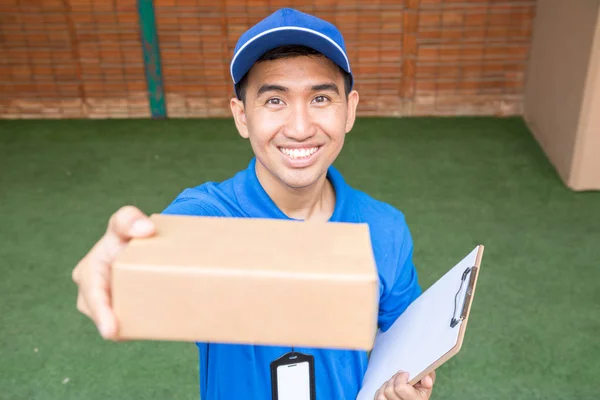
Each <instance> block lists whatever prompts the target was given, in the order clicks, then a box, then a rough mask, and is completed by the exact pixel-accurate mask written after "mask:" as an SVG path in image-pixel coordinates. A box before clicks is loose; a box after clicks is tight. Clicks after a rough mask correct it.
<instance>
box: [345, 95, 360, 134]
mask: <svg viewBox="0 0 600 400" xmlns="http://www.w3.org/2000/svg"><path fill="white" fill-rule="evenodd" d="M358 98H359V97H358V92H357V91H356V90H353V91H351V92H350V93H349V94H348V116H347V117H346V133H348V132H350V131H351V130H352V127H353V126H354V121H356V108H357V107H358Z"/></svg>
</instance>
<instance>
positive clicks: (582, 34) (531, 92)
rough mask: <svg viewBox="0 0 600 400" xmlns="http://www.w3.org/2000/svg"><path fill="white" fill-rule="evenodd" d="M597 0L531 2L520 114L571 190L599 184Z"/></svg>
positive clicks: (599, 186) (599, 35) (599, 43)
mask: <svg viewBox="0 0 600 400" xmlns="http://www.w3.org/2000/svg"><path fill="white" fill-rule="evenodd" d="M599 24H600V0H591V1H563V0H545V1H539V2H538V3H537V9H536V17H535V21H534V27H533V41H532V45H531V52H530V57H529V62H528V68H527V79H526V85H525V99H524V117H525V120H526V121H527V124H528V126H529V127H530V129H531V131H532V132H533V135H534V136H535V138H536V139H537V141H538V142H539V144H540V146H541V147H542V149H543V150H544V152H545V153H546V155H547V156H548V158H549V160H550V162H552V164H553V165H554V166H555V168H556V170H557V171H558V173H559V175H560V177H561V178H562V179H563V181H564V182H565V184H566V185H567V186H568V187H570V188H571V189H573V190H593V189H600V161H598V160H600V147H599V146H596V144H598V143H599V142H600V123H599V122H598V112H595V111H592V110H598V107H599V106H600V101H599V100H597V99H598V98H599V97H600V83H598V82H599V81H600V78H597V75H598V68H599V67H600V63H599V62H598V57H599V56H598V52H599V50H598V49H600V33H599V32H600V31H599Z"/></svg>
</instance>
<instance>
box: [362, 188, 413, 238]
mask: <svg viewBox="0 0 600 400" xmlns="http://www.w3.org/2000/svg"><path fill="white" fill-rule="evenodd" d="M351 191H352V197H353V202H354V204H355V206H356V212H357V214H358V217H359V220H360V221H362V222H366V223H367V224H369V226H370V228H371V229H376V230H378V231H382V232H383V233H391V231H404V230H405V229H407V224H406V218H405V216H404V213H403V212H402V211H400V210H399V209H398V208H396V207H394V206H392V205H391V204H388V203H386V202H383V201H381V200H378V199H375V198H374V197H372V196H370V195H368V194H367V193H364V192H361V191H360V190H357V189H351Z"/></svg>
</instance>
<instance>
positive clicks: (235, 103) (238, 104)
mask: <svg viewBox="0 0 600 400" xmlns="http://www.w3.org/2000/svg"><path fill="white" fill-rule="evenodd" d="M229 106H230V107H231V113H232V114H233V119H234V121H235V126H236V128H237V130H238V132H239V134H240V136H241V137H243V138H244V139H248V123H247V121H246V109H245V108H244V103H243V102H242V101H241V100H239V99H238V98H236V97H233V98H232V99H231V101H230V102H229Z"/></svg>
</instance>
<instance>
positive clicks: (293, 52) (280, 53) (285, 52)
mask: <svg viewBox="0 0 600 400" xmlns="http://www.w3.org/2000/svg"><path fill="white" fill-rule="evenodd" d="M293 57H324V55H323V54H322V53H320V52H318V51H317V50H315V49H312V48H310V47H306V46H300V45H285V46H279V47H276V48H274V49H272V50H269V51H267V52H266V53H265V54H263V55H262V56H261V57H260V58H259V59H258V60H257V61H256V63H255V64H258V63H260V62H263V61H273V60H281V59H284V58H293ZM336 67H337V68H338V69H339V71H340V72H341V74H342V76H343V77H344V92H345V93H346V98H348V95H349V94H350V88H351V86H352V76H351V75H350V74H349V73H347V72H346V71H344V70H343V69H342V68H341V67H340V66H339V65H337V64H336ZM248 72H250V71H248ZM248 72H246V74H245V75H244V76H243V77H242V79H240V81H239V82H238V84H237V85H235V92H236V95H237V98H238V99H239V100H242V101H243V102H245V101H246V88H247V86H248Z"/></svg>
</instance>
